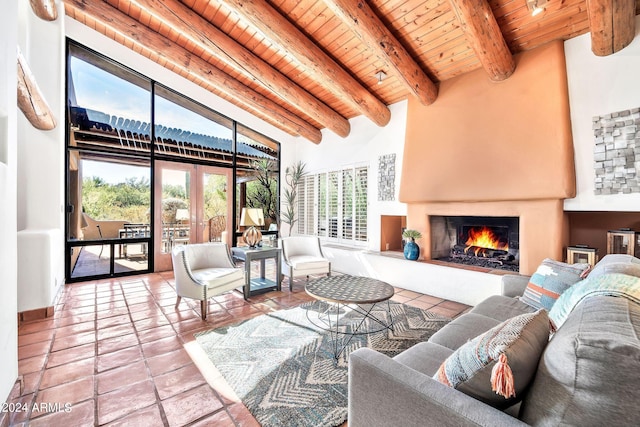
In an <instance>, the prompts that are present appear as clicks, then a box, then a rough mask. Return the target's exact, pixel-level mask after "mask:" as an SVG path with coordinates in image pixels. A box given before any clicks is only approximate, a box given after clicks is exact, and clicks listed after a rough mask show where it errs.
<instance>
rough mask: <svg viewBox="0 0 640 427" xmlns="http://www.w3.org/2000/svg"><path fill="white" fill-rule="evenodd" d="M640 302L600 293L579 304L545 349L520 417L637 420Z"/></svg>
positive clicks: (563, 421) (542, 421)
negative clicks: (600, 294) (639, 303)
mask: <svg viewBox="0 0 640 427" xmlns="http://www.w3.org/2000/svg"><path fill="white" fill-rule="evenodd" d="M639 335H640V305H638V304H636V303H634V302H631V301H629V300H628V299H626V298H621V297H610V296H595V297H590V298H587V299H584V300H583V301H582V302H581V303H580V304H578V305H577V306H576V307H575V308H574V310H573V312H572V313H571V315H570V316H569V318H568V319H567V321H566V322H565V323H564V325H563V326H562V327H561V328H560V329H558V331H557V332H556V333H555V334H554V336H553V338H552V339H551V341H550V342H549V345H548V346H547V348H546V349H545V351H544V353H543V355H542V357H541V358H540V364H539V366H538V371H537V373H536V376H535V378H534V380H533V382H532V385H531V389H530V391H529V392H528V393H527V396H526V397H525V399H524V400H523V402H522V412H521V415H522V416H521V418H522V420H523V421H525V422H526V423H528V424H532V425H576V426H577V425H583V426H584V425H610V426H619V425H637V424H638V420H640V405H638V402H637V399H636V398H635V396H637V394H638V385H639V384H640V340H639V339H638V336H639Z"/></svg>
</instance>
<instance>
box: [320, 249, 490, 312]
mask: <svg viewBox="0 0 640 427" xmlns="http://www.w3.org/2000/svg"><path fill="white" fill-rule="evenodd" d="M322 251H323V253H324V255H325V256H326V257H327V258H329V259H330V260H331V270H333V271H337V272H340V273H345V274H351V275H354V276H367V277H373V278H376V279H379V280H382V281H385V282H387V283H389V284H391V285H393V286H397V287H399V288H403V289H407V290H410V291H414V292H419V293H423V294H427V295H432V296H435V297H438V298H443V299H448V300H452V301H457V302H460V303H462V304H467V305H477V304H478V303H480V302H481V301H483V300H484V299H486V298H488V297H489V296H491V295H499V294H500V293H501V290H502V285H501V284H502V280H501V277H502V275H501V274H493V273H490V272H484V271H476V270H472V269H467V268H459V267H457V266H450V265H446V263H438V262H431V261H430V262H420V261H408V260H406V259H404V258H401V257H399V256H394V255H383V254H381V253H380V252H374V251H369V250H353V249H352V248H350V249H349V250H347V249H341V248H338V247H336V246H333V245H323V246H322Z"/></svg>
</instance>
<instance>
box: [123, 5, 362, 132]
mask: <svg viewBox="0 0 640 427" xmlns="http://www.w3.org/2000/svg"><path fill="white" fill-rule="evenodd" d="M131 3H132V4H135V5H137V6H138V7H140V8H141V9H144V10H145V11H146V12H147V13H149V14H150V15H151V16H153V17H154V18H155V19H157V20H158V21H160V22H162V23H164V24H165V25H167V26H169V27H171V28H175V29H179V32H180V35H181V36H182V37H185V38H188V39H189V40H191V41H192V42H193V43H195V44H196V45H197V46H199V47H200V48H202V49H203V50H205V51H206V52H207V53H209V54H211V55H212V56H213V57H215V58H216V59H218V60H220V61H222V62H223V63H225V64H227V65H229V66H230V67H232V68H234V69H235V70H237V71H238V72H240V73H242V74H244V75H246V76H249V77H250V78H252V79H253V80H255V81H256V82H258V83H259V84H261V85H262V86H263V87H265V88H267V89H268V90H270V91H271V92H273V94H274V95H276V96H277V97H278V98H280V99H282V100H283V101H285V102H286V103H288V104H290V105H292V106H293V107H295V108H296V109H298V110H299V111H300V112H303V113H304V114H307V115H309V116H310V117H312V118H313V119H315V120H316V121H318V122H319V123H322V124H323V125H324V126H326V127H327V128H328V129H330V130H332V131H333V132H335V133H336V134H337V135H339V136H341V137H346V136H348V135H349V132H350V131H351V125H350V124H349V121H348V120H347V119H346V118H344V117H342V116H341V115H340V114H338V113H337V112H336V111H334V110H333V109H331V108H330V107H329V106H327V105H326V104H324V103H323V102H322V101H320V100H319V99H317V98H316V97H314V96H313V95H311V94H310V93H309V92H307V91H306V90H304V89H303V88H302V87H300V86H298V85H297V84H296V83H295V82H293V81H292V80H291V79H289V78H288V77H287V76H285V75H284V74H282V73H281V72H279V71H278V70H276V69H274V68H273V67H271V65H269V64H268V63H266V62H265V61H263V60H262V59H260V58H259V57H258V56H256V55H254V54H253V53H252V52H251V51H249V50H248V49H246V48H245V47H243V46H242V45H241V44H239V43H238V42H236V41H235V40H233V39H232V38H230V37H229V36H228V35H226V34H225V33H223V32H222V31H220V30H219V29H218V28H216V27H215V26H213V25H211V23H209V22H208V21H207V20H205V19H204V18H202V17H201V16H200V15H198V14H197V13H195V12H194V11H193V10H191V9H189V8H188V7H186V6H185V5H183V4H182V3H180V2H179V1H177V0H131Z"/></svg>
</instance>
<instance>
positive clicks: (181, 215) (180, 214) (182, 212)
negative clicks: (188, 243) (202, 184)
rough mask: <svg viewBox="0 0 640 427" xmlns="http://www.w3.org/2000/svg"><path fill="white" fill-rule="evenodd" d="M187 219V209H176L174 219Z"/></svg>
mask: <svg viewBox="0 0 640 427" xmlns="http://www.w3.org/2000/svg"><path fill="white" fill-rule="evenodd" d="M188 219H189V209H177V210H176V221H184V220H188Z"/></svg>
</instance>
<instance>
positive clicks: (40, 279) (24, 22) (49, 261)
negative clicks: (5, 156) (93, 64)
mask: <svg viewBox="0 0 640 427" xmlns="http://www.w3.org/2000/svg"><path fill="white" fill-rule="evenodd" d="M56 6H57V7H58V19H56V20H55V21H52V22H49V21H45V20H42V19H40V18H38V17H37V16H36V15H35V14H34V13H33V11H32V9H31V7H30V5H29V2H20V3H19V11H18V14H19V18H18V45H19V46H20V50H21V52H22V55H23V56H24V58H25V60H26V61H27V64H28V65H29V68H30V70H31V72H32V74H33V76H34V78H35V80H36V82H37V85H38V87H39V89H40V92H41V93H42V96H43V98H44V100H45V101H46V102H47V104H48V105H49V108H50V109H51V111H52V113H53V116H54V117H55V119H56V122H57V126H56V127H55V128H54V129H52V130H48V131H42V130H38V129H36V128H35V127H33V126H32V125H31V123H29V121H28V120H27V119H26V118H25V117H24V115H23V114H19V115H18V200H17V202H18V207H17V210H18V224H17V225H18V231H19V233H18V311H19V312H23V311H27V310H33V309H36V308H42V307H48V306H51V305H53V302H54V299H55V297H56V295H57V293H58V291H59V290H60V287H61V286H62V285H63V283H64V251H63V250H62V248H63V247H64V240H63V234H64V233H63V230H64V215H63V214H64V176H65V162H64V140H65V134H64V131H65V127H64V111H65V110H64V106H65V103H64V99H65V96H64V90H65V87H64V78H63V76H64V72H65V71H64V69H65V41H64V19H63V16H64V9H63V5H62V3H60V2H58V3H57V4H56ZM43 212H46V213H47V214H46V215H43ZM25 236H28V238H27V239H28V240H29V242H26V241H25ZM33 248H37V249H38V251H37V254H38V256H37V257H36V256H35V254H36V252H34V250H33ZM34 264H38V268H34Z"/></svg>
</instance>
